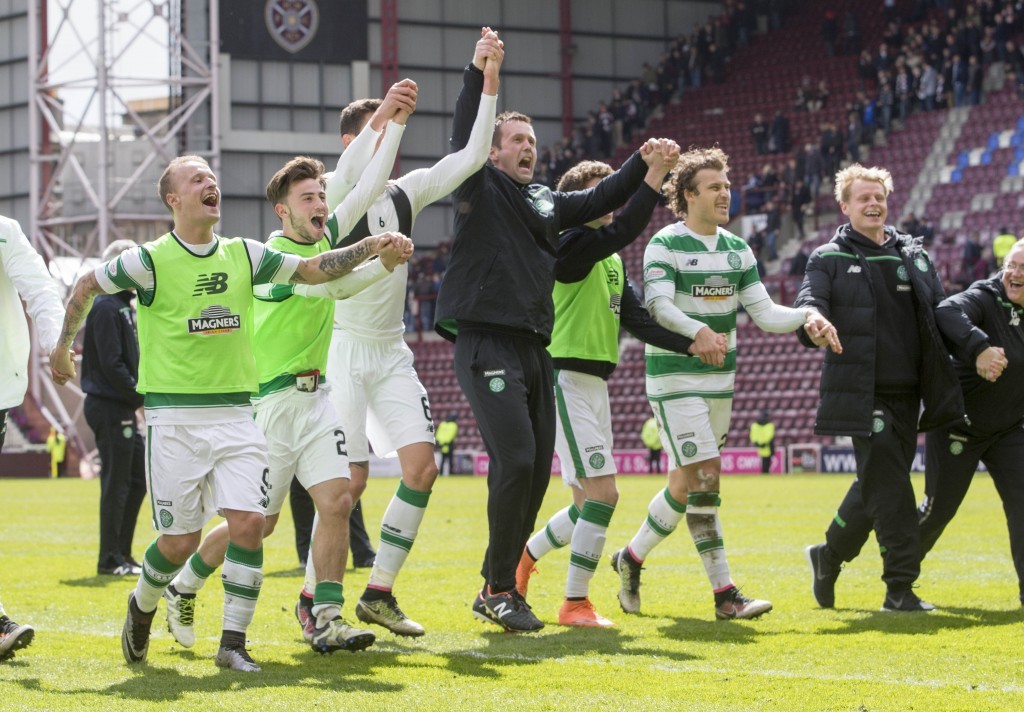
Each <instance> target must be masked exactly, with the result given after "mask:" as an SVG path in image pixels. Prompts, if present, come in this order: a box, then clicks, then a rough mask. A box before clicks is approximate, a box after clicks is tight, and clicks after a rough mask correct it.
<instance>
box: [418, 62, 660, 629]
mask: <svg viewBox="0 0 1024 712" xmlns="http://www.w3.org/2000/svg"><path fill="white" fill-rule="evenodd" d="M465 72H466V76H465V78H464V81H465V86H466V87H467V91H464V92H463V93H462V95H461V96H460V97H459V102H474V105H473V106H472V107H467V108H465V109H461V108H460V109H459V110H457V111H456V114H455V116H456V121H455V124H454V126H453V130H452V140H451V143H452V147H453V148H454V149H456V150H458V149H459V148H461V147H462V146H464V145H465V143H466V141H467V140H468V138H469V133H470V130H471V124H470V122H468V121H465V120H460V119H459V117H467V116H475V115H476V105H475V102H478V101H479V96H480V89H482V87H483V74H482V73H481V72H480V70H478V69H476V67H474V66H472V65H470V66H468V67H467V68H466V70H465ZM471 83H472V84H474V85H475V86H477V87H479V88H478V89H476V90H468V88H469V87H470V85H471ZM536 159H537V151H536V136H535V134H534V131H533V127H532V125H531V123H530V119H529V117H527V116H524V115H523V114H517V113H506V114H502V115H500V116H499V117H498V118H497V120H496V121H495V133H494V139H493V141H492V147H491V154H490V161H489V162H488V164H487V165H485V166H484V167H483V168H482V169H480V170H479V171H478V172H477V173H475V174H473V176H471V177H470V178H469V179H467V180H466V181H465V182H464V183H463V184H462V185H460V186H459V187H458V188H457V189H456V190H455V192H454V194H453V198H454V203H455V240H454V244H453V246H452V253H451V261H450V263H449V266H448V269H447V271H446V272H445V276H444V280H443V281H442V283H441V288H440V291H439V293H438V298H437V307H436V314H435V329H436V330H437V332H438V333H439V334H441V335H442V336H444V337H445V338H447V339H449V340H454V341H455V372H456V376H457V377H458V379H459V385H460V386H461V387H462V391H463V393H464V394H465V395H466V399H467V400H468V401H469V404H470V406H471V407H472V409H473V413H474V415H475V416H476V419H477V425H478V427H479V428H480V434H481V436H482V437H483V440H484V445H485V446H486V448H487V453H488V455H489V456H490V466H489V470H488V478H487V486H488V503H487V518H488V525H489V542H488V547H487V553H486V555H485V557H484V563H483V568H482V574H483V577H484V579H485V582H486V587H485V589H484V590H483V591H481V593H480V595H478V596H477V598H476V600H475V602H474V604H473V611H474V614H475V615H477V616H478V617H484V618H487V619H489V620H492V621H493V622H495V623H498V624H499V625H502V626H504V627H505V628H506V629H509V630H517V631H532V630H538V629H540V628H542V627H543V623H541V622H540V620H538V619H537V617H536V616H535V615H534V614H533V613H532V611H530V608H529V606H528V605H527V604H526V602H525V600H523V599H522V597H521V596H519V595H518V592H517V591H516V590H515V572H516V565H517V564H518V562H519V556H520V554H521V553H522V551H523V546H524V545H525V544H526V539H527V537H528V536H529V535H530V533H531V532H532V531H533V526H534V524H535V522H536V519H537V512H538V511H539V510H540V507H541V504H542V502H543V500H544V493H545V491H546V490H547V486H548V482H549V481H550V479H551V457H552V453H553V451H554V441H555V402H554V388H553V370H552V365H551V357H550V356H549V355H548V352H547V350H546V349H545V347H546V346H547V344H548V342H549V341H550V340H551V328H552V324H553V322H554V306H553V303H552V299H551V290H552V287H553V285H554V268H555V259H556V257H557V253H558V235H559V232H560V231H562V230H564V229H567V228H570V227H574V226H577V225H582V224H584V223H587V222H589V221H591V220H594V219H595V218H597V217H600V216H601V215H604V214H606V213H609V212H611V211H613V210H615V209H616V208H618V207H619V206H620V205H622V204H623V203H625V202H626V200H628V199H629V197H630V196H631V195H632V194H633V193H634V192H635V191H636V189H637V188H638V187H639V186H640V184H641V182H642V181H643V179H644V175H645V173H646V171H647V165H646V163H645V159H644V158H643V157H641V155H640V153H639V152H637V153H635V154H634V155H633V156H631V157H630V158H629V159H628V160H627V161H626V162H625V164H624V165H623V166H622V168H621V169H620V170H619V171H618V172H616V173H614V174H612V175H611V176H608V177H607V178H605V179H604V180H603V181H602V182H601V183H600V184H599V185H598V186H597V187H595V188H592V189H590V190H585V191H579V192H573V193H558V192H553V191H551V190H550V189H549V188H547V187H545V186H542V185H537V184H531V183H530V181H531V180H532V179H533V171H534V167H535V165H536ZM456 337H457V339H456Z"/></svg>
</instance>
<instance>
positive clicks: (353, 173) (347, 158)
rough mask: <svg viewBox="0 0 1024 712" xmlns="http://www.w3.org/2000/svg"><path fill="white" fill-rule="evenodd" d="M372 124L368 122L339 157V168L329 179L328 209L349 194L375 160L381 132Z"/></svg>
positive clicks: (339, 202)
mask: <svg viewBox="0 0 1024 712" xmlns="http://www.w3.org/2000/svg"><path fill="white" fill-rule="evenodd" d="M371 123H372V122H370V121H367V122H366V126H364V127H363V130H362V131H360V132H359V135H358V136H356V137H355V140H353V141H352V143H350V144H349V145H348V148H346V149H345V150H344V151H343V152H342V154H341V156H339V157H338V166H337V167H336V168H335V169H334V173H333V174H332V175H331V176H330V178H328V179H327V207H329V208H331V209H332V210H333V209H334V208H335V207H336V206H338V205H340V204H341V201H342V200H344V199H345V196H346V195H348V194H349V192H350V191H351V190H352V188H353V186H355V184H356V182H357V181H358V180H359V176H361V175H362V174H363V171H364V170H365V169H366V166H367V164H369V162H370V159H371V158H373V149H374V148H375V147H376V146H377V139H378V138H380V131H374V130H373V126H371Z"/></svg>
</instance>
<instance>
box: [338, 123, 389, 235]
mask: <svg viewBox="0 0 1024 712" xmlns="http://www.w3.org/2000/svg"><path fill="white" fill-rule="evenodd" d="M404 133H405V125H404V124H398V123H396V122H394V121H389V122H388V129H387V131H385V132H384V140H383V141H382V142H381V145H380V148H379V149H378V150H377V153H375V154H374V156H373V159H372V160H371V161H370V165H368V166H367V167H366V170H365V171H363V175H362V176H361V177H360V179H359V182H358V183H356V186H355V189H354V190H353V191H352V192H350V193H349V194H348V195H346V196H345V199H344V200H342V201H341V204H340V205H338V206H337V207H335V208H332V210H333V214H334V218H335V219H336V220H337V234H336V235H335V236H334V237H335V240H341V238H343V237H345V236H346V235H348V234H349V232H351V231H352V228H353V227H355V225H356V223H357V222H358V221H359V219H360V218H361V217H363V215H365V214H366V211H367V210H369V209H370V206H371V205H373V201H374V200H376V199H377V197H378V196H379V195H380V194H381V191H383V190H384V185H385V184H386V183H387V181H388V177H389V176H390V175H391V170H392V168H393V167H394V165H395V156H397V155H398V146H399V144H400V143H401V141H402V135H403V134H404ZM329 185H330V181H328V186H329ZM330 205H331V203H330V201H328V206H330Z"/></svg>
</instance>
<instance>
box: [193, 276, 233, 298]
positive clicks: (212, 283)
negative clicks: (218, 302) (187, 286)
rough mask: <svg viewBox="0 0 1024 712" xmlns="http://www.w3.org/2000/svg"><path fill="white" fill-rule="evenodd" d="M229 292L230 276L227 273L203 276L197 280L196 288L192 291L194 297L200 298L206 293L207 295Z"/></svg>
mask: <svg viewBox="0 0 1024 712" xmlns="http://www.w3.org/2000/svg"><path fill="white" fill-rule="evenodd" d="M226 291H228V275H227V273H226V272H211V273H210V274H201V275H199V277H198V278H197V279H196V286H195V287H194V288H193V289H192V296H193V297H198V296H200V295H202V294H203V293H204V292H205V293H206V294H223V293H224V292H226Z"/></svg>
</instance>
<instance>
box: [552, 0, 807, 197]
mask: <svg viewBox="0 0 1024 712" xmlns="http://www.w3.org/2000/svg"><path fill="white" fill-rule="evenodd" d="M788 6H789V0H722V12H721V14H719V15H718V16H717V17H714V18H712V19H710V20H709V21H708V22H706V23H703V24H696V25H695V26H694V27H693V28H692V30H691V32H690V33H689V34H680V35H678V36H677V37H676V38H675V39H673V40H672V41H670V42H669V45H668V47H667V48H666V50H665V51H664V52H663V53H662V54H661V56H660V58H659V59H658V61H657V62H656V63H654V64H653V65H652V64H651V63H649V62H644V63H643V66H642V67H641V73H640V76H639V77H637V78H636V79H633V80H632V81H630V82H629V84H627V85H626V86H625V87H622V88H615V89H613V90H612V94H611V97H610V98H609V99H608V101H603V102H600V103H599V104H598V107H597V108H596V109H592V110H591V111H589V112H588V113H587V116H586V118H585V119H584V120H583V121H581V122H579V123H577V124H576V126H575V127H574V128H573V132H572V134H571V135H570V136H565V137H563V138H562V139H561V140H560V141H559V142H557V143H555V144H553V145H551V146H546V147H543V148H541V151H540V155H539V161H538V166H537V170H536V175H535V180H536V181H537V182H539V183H544V184H545V185H549V186H554V185H556V184H557V183H558V179H559V178H560V177H561V175H562V174H563V173H564V172H565V171H566V170H567V169H568V168H570V167H571V166H573V165H575V164H576V163H578V162H579V161H581V160H584V159H593V160H608V159H609V158H611V157H612V155H613V154H614V152H615V151H616V150H617V149H618V148H619V147H620V146H622V145H624V144H628V143H630V142H631V141H632V140H633V137H634V135H635V134H636V133H637V132H638V131H641V130H643V129H644V127H645V126H646V125H647V120H648V118H649V117H650V116H651V115H652V114H655V113H657V112H659V111H661V110H662V107H663V106H665V105H666V104H668V103H669V102H671V101H673V100H674V99H677V98H678V97H680V96H682V95H683V93H685V92H686V91H688V90H692V89H698V88H700V87H701V86H704V85H706V84H721V83H723V82H724V81H725V80H726V66H727V64H728V62H729V60H730V58H731V57H732V55H733V53H734V52H735V51H736V49H738V48H740V47H745V46H746V45H748V44H749V43H750V41H751V39H752V37H753V35H754V34H755V32H756V31H757V30H758V28H759V27H764V28H767V29H778V27H780V26H781V23H782V18H783V16H784V15H785V13H786V11H787V9H788ZM787 130H788V129H787ZM786 140H787V141H788V136H787V139H786ZM775 145H782V144H775ZM780 150H786V149H780Z"/></svg>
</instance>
